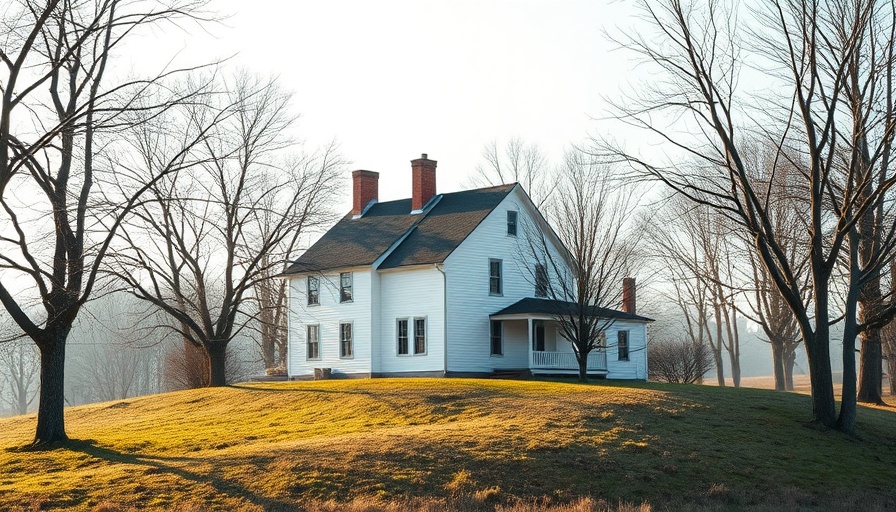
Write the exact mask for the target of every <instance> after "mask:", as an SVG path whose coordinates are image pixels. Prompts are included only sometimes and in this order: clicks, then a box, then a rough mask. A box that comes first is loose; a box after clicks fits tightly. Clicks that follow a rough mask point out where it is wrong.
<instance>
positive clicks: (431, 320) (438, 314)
mask: <svg viewBox="0 0 896 512" xmlns="http://www.w3.org/2000/svg"><path fill="white" fill-rule="evenodd" d="M379 274H380V275H379V277H380V300H379V303H380V307H379V312H380V316H379V329H380V330H379V333H380V336H379V340H380V343H379V347H378V348H379V350H378V357H377V359H378V360H379V363H380V364H379V366H378V367H377V366H374V372H375V373H401V372H442V371H444V369H445V351H444V347H445V337H444V332H445V331H444V325H445V323H444V305H443V297H444V293H443V278H442V273H441V272H439V270H438V269H437V268H436V267H435V266H434V265H426V266H420V267H410V268H406V269H402V268H400V269H395V270H392V269H390V270H388V271H382V272H380V273H379ZM399 318H407V319H408V325H409V329H408V335H409V337H410V339H409V348H410V350H409V352H410V355H401V356H399V355H398V334H397V320H398V319H399ZM414 318H425V319H426V331H427V332H426V353H425V354H422V355H414V354H413V352H414Z"/></svg>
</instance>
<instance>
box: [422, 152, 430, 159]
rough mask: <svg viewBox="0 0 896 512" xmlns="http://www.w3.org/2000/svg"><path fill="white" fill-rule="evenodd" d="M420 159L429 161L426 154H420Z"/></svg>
mask: <svg viewBox="0 0 896 512" xmlns="http://www.w3.org/2000/svg"><path fill="white" fill-rule="evenodd" d="M420 158H425V159H427V160H428V159H429V155H427V154H426V153H421V154H420Z"/></svg>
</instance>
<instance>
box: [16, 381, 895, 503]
mask: <svg viewBox="0 0 896 512" xmlns="http://www.w3.org/2000/svg"><path fill="white" fill-rule="evenodd" d="M810 407H811V404H810V400H809V397H807V396H804V395H800V394H794V393H777V392H773V391H767V390H757V389H731V388H718V387H713V386H689V385H662V384H625V383H616V382H602V383H594V384H588V385H580V384H576V383H571V382H551V381H535V380H533V381H510V380H477V379H375V380H332V381H320V382H290V383H276V384H274V383H270V384H251V385H250V384H244V385H238V386H231V387H226V388H219V389H199V390H191V391H183V392H177V393H168V394H163V395H156V396H149V397H141V398H134V399H128V400H122V401H118V402H108V403H103V404H94V405H89V406H81V407H75V408H71V409H68V410H67V411H66V420H67V429H68V433H69V435H70V436H72V437H73V438H74V439H76V440H74V441H72V442H71V443H69V444H68V445H66V446H65V447H62V448H57V449H53V450H40V451H33V450H29V449H28V448H27V444H28V441H29V440H30V439H31V437H32V436H33V430H34V424H35V419H34V416H33V415H32V416H21V417H15V418H8V419H3V420H0V432H2V436H0V510H13V511H16V510H21V511H30V510H84V511H95V512H116V511H131V510H175V511H182V512H196V511H204V510H228V511H231V510H235V511H245V512H249V511H252V512H255V511H287V510H308V511H314V512H317V511H322V512H323V511H335V510H349V511H353V512H374V511H404V510H410V511H414V510H417V511H430V510H431V511H435V510H459V511H486V510H488V511H492V510H502V511H505V512H517V511H519V512H526V511H534V510H554V511H557V512H564V511H569V512H573V511H577V512H587V511H598V510H600V511H608V510H641V511H648V510H693V511H710V510H768V509H787V510H884V509H887V508H889V509H892V507H894V506H896V488H894V486H893V483H892V482H893V480H892V479H893V468H894V467H896V414H894V412H893V411H891V410H890V409H889V408H886V407H881V408H865V407H860V410H859V420H858V435H857V436H852V437H849V436H844V435H842V434H840V433H837V432H830V431H828V432H824V431H820V430H817V429H814V428H809V427H807V426H805V424H804V423H805V421H806V420H808V419H809V417H810Z"/></svg>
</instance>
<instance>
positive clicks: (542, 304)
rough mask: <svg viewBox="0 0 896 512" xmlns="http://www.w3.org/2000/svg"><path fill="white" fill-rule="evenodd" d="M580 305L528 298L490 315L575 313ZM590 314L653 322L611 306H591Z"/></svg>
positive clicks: (650, 319)
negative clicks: (610, 307)
mask: <svg viewBox="0 0 896 512" xmlns="http://www.w3.org/2000/svg"><path fill="white" fill-rule="evenodd" d="M577 307H578V305H577V304H576V303H575V302H566V301H562V300H551V299H535V298H531V297H530V298H526V299H522V300H520V301H518V302H515V303H513V304H511V305H509V306H507V307H506V308H504V309H502V310H501V311H498V312H497V313H492V314H491V315H489V316H492V317H495V316H500V315H533V314H534V315H558V314H559V315H569V314H574V313H575V311H576V308H577ZM589 314H590V315H593V316H596V317H599V318H616V319H618V320H635V321H639V322H653V319H652V318H647V317H646V316H640V315H633V314H631V313H626V312H624V311H619V310H617V309H609V308H599V307H596V306H591V307H590V308H589Z"/></svg>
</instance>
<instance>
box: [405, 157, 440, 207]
mask: <svg viewBox="0 0 896 512" xmlns="http://www.w3.org/2000/svg"><path fill="white" fill-rule="evenodd" d="M411 188H412V190H413V194H412V196H411V210H412V211H420V210H422V209H423V205H425V204H426V202H427V201H429V200H430V199H432V196H434V195H436V161H435V160H430V159H429V158H427V155H426V153H423V154H422V155H421V156H420V158H418V159H416V160H411Z"/></svg>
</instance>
